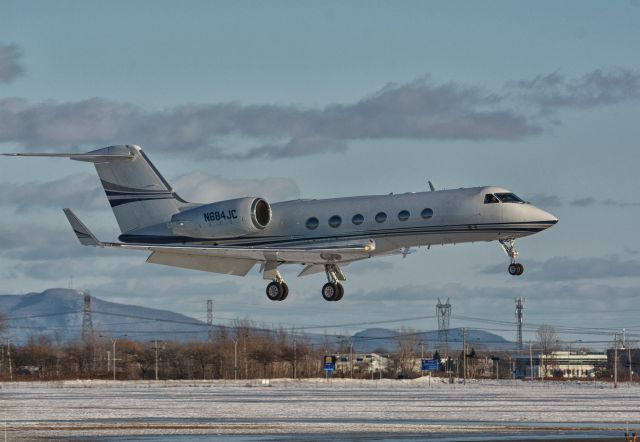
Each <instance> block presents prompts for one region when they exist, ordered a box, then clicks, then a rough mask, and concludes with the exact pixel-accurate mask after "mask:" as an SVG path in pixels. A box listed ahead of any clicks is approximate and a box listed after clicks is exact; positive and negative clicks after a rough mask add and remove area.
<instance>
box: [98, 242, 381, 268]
mask: <svg viewBox="0 0 640 442" xmlns="http://www.w3.org/2000/svg"><path fill="white" fill-rule="evenodd" d="M104 245H105V246H106V247H119V248H123V249H131V250H147V251H150V252H159V253H162V254H172V255H179V256H206V257H215V258H226V259H245V260H252V261H275V262H279V263H298V264H325V263H332V262H341V261H353V260H357V259H364V258H369V257H370V256H371V253H372V252H373V251H374V250H375V242H374V241H373V240H366V241H360V242H349V243H322V244H310V245H306V246H296V247H267V248H257V247H241V246H233V247H231V246H229V247H224V246H178V245H175V246H173V245H141V244H122V243H116V244H113V243H104Z"/></svg>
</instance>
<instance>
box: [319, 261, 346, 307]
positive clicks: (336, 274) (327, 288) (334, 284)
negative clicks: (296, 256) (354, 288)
mask: <svg viewBox="0 0 640 442" xmlns="http://www.w3.org/2000/svg"><path fill="white" fill-rule="evenodd" d="M324 271H325V273H326V274H327V279H328V280H329V282H327V283H326V284H325V285H323V286H322V297H323V298H324V299H325V301H340V300H341V299H342V297H343V296H344V287H343V286H342V284H340V282H339V281H345V280H346V278H345V277H344V274H343V273H342V271H341V270H340V267H338V266H337V265H336V264H326V265H325V266H324Z"/></svg>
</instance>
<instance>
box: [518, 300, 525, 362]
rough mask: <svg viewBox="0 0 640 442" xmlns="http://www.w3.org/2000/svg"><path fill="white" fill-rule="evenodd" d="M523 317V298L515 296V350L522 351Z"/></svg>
mask: <svg viewBox="0 0 640 442" xmlns="http://www.w3.org/2000/svg"><path fill="white" fill-rule="evenodd" d="M523 319H524V298H516V323H517V325H518V328H517V332H516V351H518V352H521V351H522V322H523Z"/></svg>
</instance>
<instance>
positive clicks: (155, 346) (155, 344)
mask: <svg viewBox="0 0 640 442" xmlns="http://www.w3.org/2000/svg"><path fill="white" fill-rule="evenodd" d="M154 348H155V350H156V381H157V380H158V340H157V339H156V340H155V343H154Z"/></svg>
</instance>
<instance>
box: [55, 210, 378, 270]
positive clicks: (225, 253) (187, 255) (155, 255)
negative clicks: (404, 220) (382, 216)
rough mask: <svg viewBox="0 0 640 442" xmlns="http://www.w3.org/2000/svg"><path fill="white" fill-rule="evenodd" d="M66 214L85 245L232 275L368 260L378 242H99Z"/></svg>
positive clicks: (68, 213)
mask: <svg viewBox="0 0 640 442" xmlns="http://www.w3.org/2000/svg"><path fill="white" fill-rule="evenodd" d="M64 213H65V215H66V216H67V219H68V220H69V223H70V224H71V227H72V228H73V231H74V232H75V234H76V236H77V237H78V239H79V240H80V243H81V244H83V245H90V246H95V247H110V248H121V249H129V250H145V251H148V252H152V253H151V255H149V257H148V258H147V262H150V263H154V264H164V265H170V266H175V267H182V268H189V269H196V270H204V271H209V272H215V273H225V274H229V275H238V276H244V275H246V274H247V273H248V272H249V271H250V270H251V268H252V267H253V266H254V265H255V264H256V263H258V262H270V263H276V264H287V263H288V264H305V265H307V266H308V267H310V266H314V267H315V266H316V265H320V264H327V263H340V262H345V261H347V262H349V261H356V260H360V259H365V258H369V257H370V256H371V254H372V253H373V252H374V251H375V242H374V241H373V240H372V239H369V240H354V241H334V242H318V243H311V244H304V245H296V246H288V247H283V246H279V247H246V246H209V245H164V244H163V245H153V244H128V243H109V242H101V241H99V240H98V239H97V238H96V237H95V235H93V233H91V231H90V230H89V229H88V228H87V227H86V226H85V225H84V224H83V223H82V221H80V219H78V217H77V216H76V215H75V214H74V213H73V212H72V211H71V210H70V209H64ZM309 273H311V272H309ZM306 274H308V273H306Z"/></svg>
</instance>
